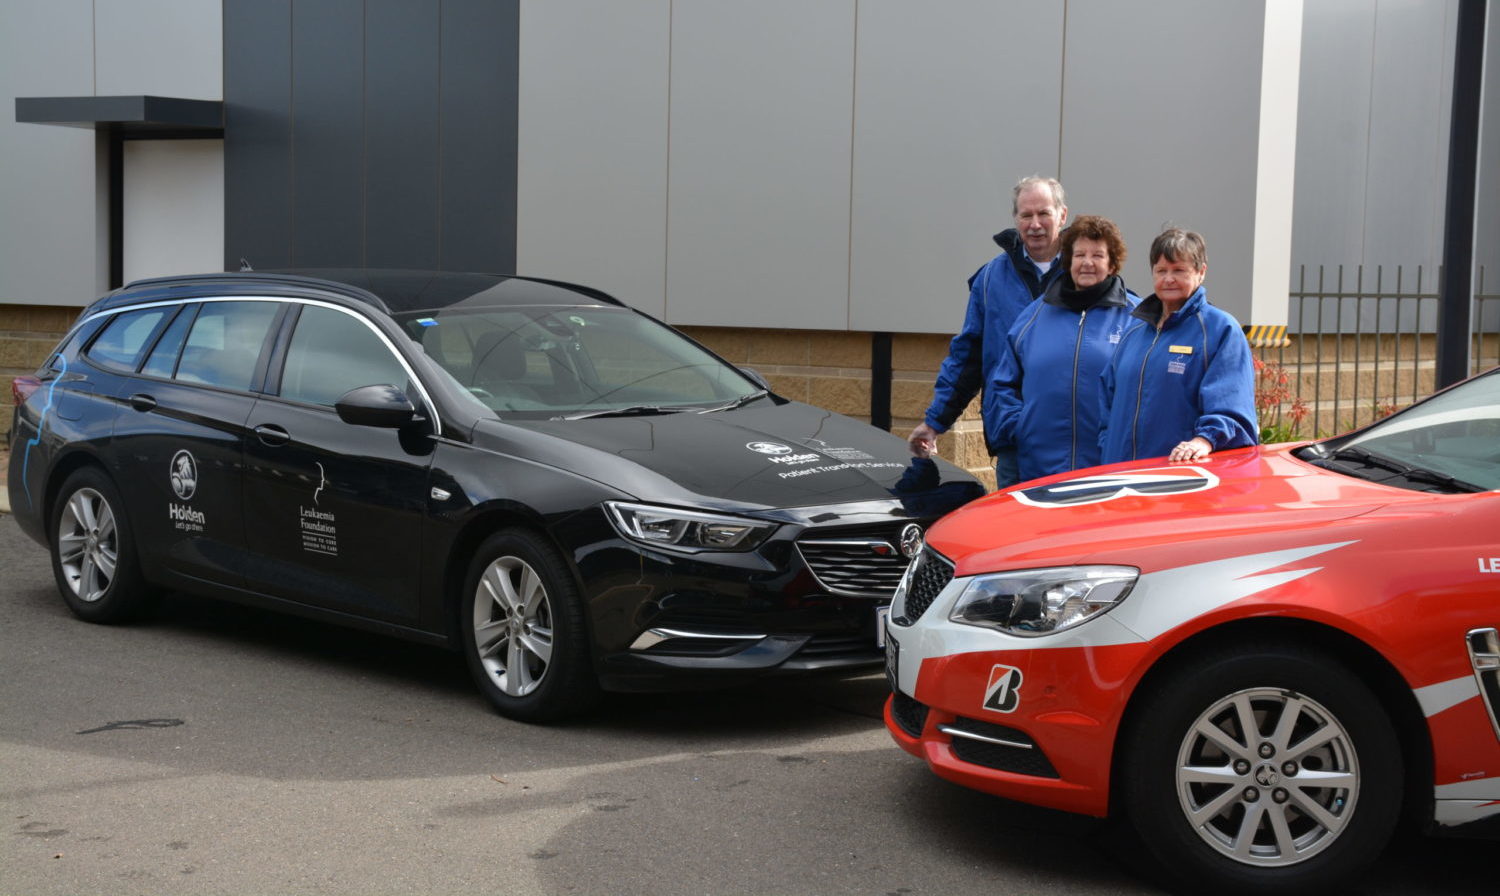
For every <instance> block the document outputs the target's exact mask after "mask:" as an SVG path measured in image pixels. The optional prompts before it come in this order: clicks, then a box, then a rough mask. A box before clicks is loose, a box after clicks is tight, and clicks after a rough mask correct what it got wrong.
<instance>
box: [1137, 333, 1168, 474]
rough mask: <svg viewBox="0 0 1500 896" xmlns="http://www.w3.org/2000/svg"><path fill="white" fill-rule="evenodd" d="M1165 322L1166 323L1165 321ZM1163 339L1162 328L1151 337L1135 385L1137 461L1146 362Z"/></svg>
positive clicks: (1144, 392) (1144, 390)
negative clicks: (1158, 341) (1159, 340)
mask: <svg viewBox="0 0 1500 896" xmlns="http://www.w3.org/2000/svg"><path fill="white" fill-rule="evenodd" d="M1164 322H1165V321H1164ZM1160 338H1161V327H1157V328H1156V335H1154V336H1152V337H1151V344H1150V345H1148V346H1146V354H1145V355H1144V356H1143V357H1142V358H1141V373H1140V379H1139V380H1137V381H1136V384H1135V418H1134V419H1132V420H1131V421H1130V459H1131V460H1136V459H1137V458H1138V457H1139V455H1140V449H1139V448H1138V447H1137V445H1138V444H1139V442H1140V427H1141V398H1142V397H1144V396H1145V394H1146V362H1147V361H1149V360H1151V350H1152V349H1154V348H1156V341H1157V340H1158V339H1160Z"/></svg>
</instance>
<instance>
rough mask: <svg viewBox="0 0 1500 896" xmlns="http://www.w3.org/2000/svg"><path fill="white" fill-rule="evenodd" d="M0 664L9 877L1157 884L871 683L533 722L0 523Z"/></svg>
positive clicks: (1470, 849) (400, 884)
mask: <svg viewBox="0 0 1500 896" xmlns="http://www.w3.org/2000/svg"><path fill="white" fill-rule="evenodd" d="M0 664H3V675H0V806H3V811H4V823H5V829H4V830H0V892H3V893H5V894H12V896H24V894H75V896H76V894H94V893H97V894H112V896H114V894H134V893H141V894H147V893H149V894H272V893H274V894H299V893H316V894H407V893H410V894H459V893H463V894H470V896H472V894H481V893H497V894H506V896H522V894H533V893H535V894H543V893H560V894H566V893H582V894H592V893H608V894H625V893H643V894H644V893H650V894H720V893H724V894H752V893H753V894H760V893H785V894H803V893H807V894H845V893H848V894H855V893H858V894H899V896H908V894H910V896H920V894H943V896H951V894H967V893H976V894H978V893H984V894H988V896H996V894H1030V893H1048V894H1059V896H1064V894H1145V893H1155V892H1159V891H1158V890H1157V889H1156V887H1154V886H1153V885H1152V883H1151V882H1150V881H1149V880H1148V879H1145V878H1143V877H1141V876H1139V875H1138V874H1137V873H1136V872H1135V870H1134V869H1133V868H1132V866H1131V863H1130V860H1129V857H1128V855H1127V854H1125V853H1124V852H1123V851H1122V850H1121V849H1120V848H1119V847H1118V841H1117V838H1114V837H1112V836H1111V834H1110V832H1109V830H1108V829H1107V828H1106V827H1104V826H1102V825H1100V824H1099V823H1097V822H1094V821H1092V820H1090V819H1084V818H1078V817H1074V816H1069V815H1064V814H1060V813H1054V812H1047V811H1043V810H1038V809H1034V808H1030V807H1027V806H1022V805H1019V804H1015V803H1010V802H1006V801H1003V800H998V799H994V798H991V797H987V796H984V795H981V794H977V793H973V792H971V791H967V790H964V789H963V788H960V787H957V786H955V785H951V784H948V783H947V782H944V781H942V780H940V779H938V778H936V777H935V776H933V775H932V774H931V773H930V772H928V770H927V769H926V767H925V765H924V764H923V763H921V762H920V761H918V760H917V759H915V758H913V757H911V756H908V755H907V754H905V753H903V752H901V751H900V750H898V749H897V748H896V747H895V746H894V745H893V744H892V743H891V741H890V739H889V737H888V736H887V735H886V733H885V731H884V729H883V728H882V727H881V724H880V721H879V714H880V707H881V705H882V702H883V700H884V697H885V693H886V690H885V683H884V680H883V679H882V678H881V677H880V676H879V675H875V674H872V675H864V676H857V677H844V678H822V679H814V680H811V681H800V682H794V681H781V682H767V683H763V684H757V685H755V686H751V687H744V688H738V689H734V690H729V691H723V692H714V693H706V694H703V693H700V694H676V695H629V696H618V697H614V698H611V699H609V700H608V701H607V702H606V703H605V705H604V706H602V707H601V708H600V710H599V712H598V713H597V714H596V715H594V716H593V717H591V718H589V719H586V720H582V721H578V722H573V723H571V724H567V725H559V726H555V727H538V726H530V725H523V724H519V723H515V722H511V721H508V720H506V719H504V718H501V717H499V716H497V715H495V714H494V713H493V712H491V711H490V710H489V708H488V706H487V704H485V703H484V701H483V700H482V699H481V698H480V697H479V695H478V694H477V693H476V692H475V691H474V690H473V689H472V688H471V687H470V684H469V681H468V679H467V677H466V675H465V673H464V670H463V667H462V663H461V662H460V661H459V660H458V658H457V657H456V656H453V655H450V654H448V653H446V652H444V651H441V650H436V649H431V648H426V647H418V646H413V645H409V644H404V643H401V642H398V641H393V640H388V639H384V638H378V637H373V636H368V635H363V634H359V633H351V632H345V631H342V630H339V629H334V628H331V627H328V626H324V625H320V624H314V623H308V622H305V621H302V620H296V619H290V618H285V617H280V616H277V615H274V614H270V613H264V612H260V611H254V610H249V609H245V608H240V607H237V606H233V605H228V604H221V603H216V602H211V601H204V600H198V599H193V598H188V597H184V596H178V595H172V596H169V597H168V598H167V600H166V601H165V603H164V605H163V607H162V609H161V611H160V612H159V613H158V614H157V615H156V616H155V617H154V618H153V619H151V620H150V621H148V622H145V623H141V624H137V625H131V626H121V627H105V626H96V625H89V624H86V623H83V622H79V621H77V620H75V619H73V617H72V616H71V615H69V613H68V612H67V610H66V609H65V608H64V606H63V604H62V602H61V600H60V599H59V598H58V596H57V594H56V591H55V588H54V585H53V581H52V574H51V570H50V566H49V563H48V559H47V555H46V552H45V550H44V549H43V548H41V547H40V546H39V545H36V544H34V543H32V542H31V541H30V540H29V539H27V538H26V537H25V536H24V535H22V534H21V532H20V530H19V528H18V527H17V526H16V524H15V521H14V519H13V518H11V517H9V516H0ZM1491 855H1492V853H1491V852H1490V850H1489V847H1488V845H1487V844H1483V843H1479V844H1475V843H1472V842H1468V841H1454V840H1428V839H1424V838H1418V837H1408V838H1405V839H1404V840H1403V841H1402V842H1401V843H1400V844H1399V845H1398V847H1397V848H1396V849H1394V850H1392V852H1391V853H1390V854H1389V855H1387V856H1385V857H1384V858H1383V859H1382V861H1381V864H1380V866H1379V867H1378V869H1377V872H1376V873H1375V874H1372V875H1371V876H1370V877H1369V879H1368V880H1367V881H1366V882H1365V883H1364V886H1363V888H1358V889H1352V890H1351V892H1360V893H1368V894H1393V893H1401V894H1426V893H1432V894H1437V893H1442V894H1448V896H1452V894H1460V893H1476V894H1477V893H1481V892H1483V893H1492V892H1493V890H1492V889H1490V888H1489V887H1485V886H1482V884H1483V883H1486V882H1488V883H1490V884H1493V864H1492V860H1491ZM1437 869H1441V874H1438V873H1436V870H1437Z"/></svg>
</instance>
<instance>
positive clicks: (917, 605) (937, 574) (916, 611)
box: [895, 548, 953, 625]
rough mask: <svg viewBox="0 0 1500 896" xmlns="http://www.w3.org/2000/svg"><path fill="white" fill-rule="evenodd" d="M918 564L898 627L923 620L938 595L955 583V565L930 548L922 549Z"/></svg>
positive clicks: (907, 592)
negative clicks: (952, 582) (951, 583)
mask: <svg viewBox="0 0 1500 896" xmlns="http://www.w3.org/2000/svg"><path fill="white" fill-rule="evenodd" d="M916 564H917V568H916V569H915V570H914V571H913V573H912V577H911V583H910V584H909V585H908V586H907V589H906V599H905V600H903V601H902V602H901V607H900V608H899V609H900V610H901V615H900V616H899V617H896V618H895V622H896V624H898V625H911V624H913V623H915V622H916V621H917V620H918V619H921V618H922V614H923V613H925V612H927V608H928V607H930V606H932V602H933V601H934V600H937V596H938V594H940V593H941V592H942V590H943V589H944V588H947V587H948V583H949V582H951V581H953V564H951V563H949V562H948V559H947V558H946V557H944V556H943V555H941V554H939V553H937V552H936V551H934V550H932V549H930V548H923V549H922V553H921V554H920V555H918V557H917V560H916Z"/></svg>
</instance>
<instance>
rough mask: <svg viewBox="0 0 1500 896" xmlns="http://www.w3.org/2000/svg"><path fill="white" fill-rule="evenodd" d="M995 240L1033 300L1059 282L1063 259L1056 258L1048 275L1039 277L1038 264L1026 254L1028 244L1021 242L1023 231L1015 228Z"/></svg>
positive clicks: (1002, 233) (1007, 230) (999, 234)
mask: <svg viewBox="0 0 1500 896" xmlns="http://www.w3.org/2000/svg"><path fill="white" fill-rule="evenodd" d="M994 240H995V245H997V246H999V247H1000V248H1001V249H1004V250H1005V254H1006V255H1009V256H1010V266H1011V269H1012V270H1014V271H1015V272H1016V275H1017V276H1018V277H1020V278H1021V282H1023V283H1025V284H1026V288H1027V289H1028V290H1030V291H1031V296H1032V298H1037V297H1039V296H1041V294H1042V292H1043V291H1044V290H1046V288H1047V286H1048V285H1049V284H1051V283H1052V282H1054V281H1055V280H1057V277H1058V274H1059V273H1060V272H1061V271H1062V265H1061V264H1059V261H1061V259H1060V258H1057V257H1054V258H1053V259H1052V267H1050V268H1048V269H1047V273H1045V274H1040V275H1039V274H1038V273H1037V269H1036V262H1034V261H1032V260H1031V256H1030V255H1027V254H1026V243H1024V242H1023V241H1022V240H1021V231H1019V230H1017V229H1015V228H1014V227H1010V228H1007V229H1005V230H1002V231H1000V232H999V233H997V234H995V236H994Z"/></svg>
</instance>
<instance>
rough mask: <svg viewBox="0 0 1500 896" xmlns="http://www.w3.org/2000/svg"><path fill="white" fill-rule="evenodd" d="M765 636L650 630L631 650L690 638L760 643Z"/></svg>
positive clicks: (661, 629)
mask: <svg viewBox="0 0 1500 896" xmlns="http://www.w3.org/2000/svg"><path fill="white" fill-rule="evenodd" d="M764 637H765V635H755V634H744V635H726V634H723V633H720V632H690V631H686V630H684V629H675V628H649V629H646V630H645V631H643V632H641V634H640V635H639V636H638V637H637V638H636V639H635V640H634V641H633V642H631V644H630V649H631V650H650V649H651V648H653V647H655V646H656V645H658V644H661V643H662V642H664V641H674V640H678V639H681V638H690V639H693V640H695V641H696V640H703V641H759V640H761V639H762V638H764Z"/></svg>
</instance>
